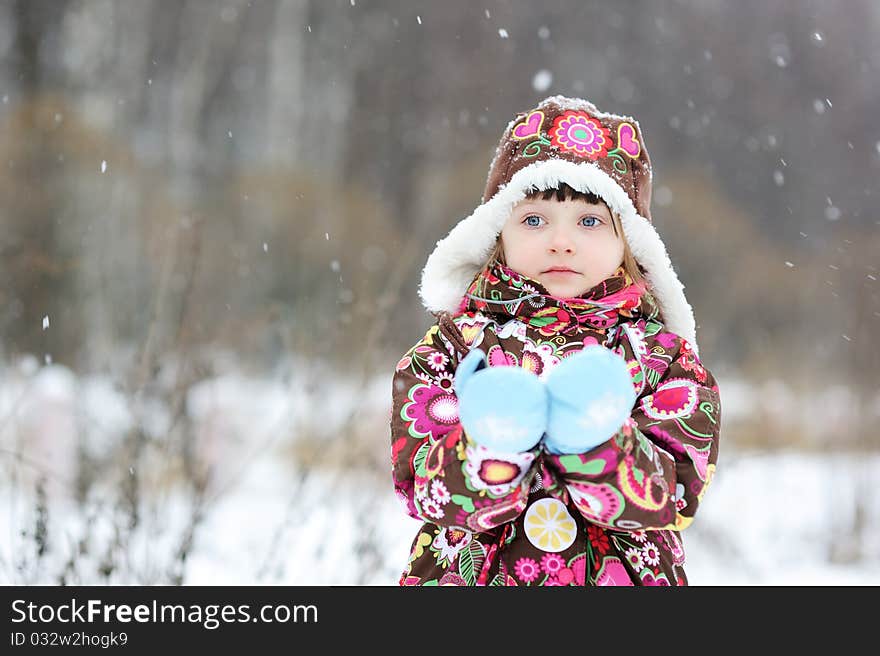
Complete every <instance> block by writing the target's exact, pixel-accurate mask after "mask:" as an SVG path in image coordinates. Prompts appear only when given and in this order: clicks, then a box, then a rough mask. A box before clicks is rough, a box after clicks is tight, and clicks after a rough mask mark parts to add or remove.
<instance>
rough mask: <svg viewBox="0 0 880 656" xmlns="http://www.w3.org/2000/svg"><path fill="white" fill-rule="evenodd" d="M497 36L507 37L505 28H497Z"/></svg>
mask: <svg viewBox="0 0 880 656" xmlns="http://www.w3.org/2000/svg"><path fill="white" fill-rule="evenodd" d="M498 36H500V37H501V38H502V39H506V38H507V30H505V29H504V28H503V27H502V28H499V29H498Z"/></svg>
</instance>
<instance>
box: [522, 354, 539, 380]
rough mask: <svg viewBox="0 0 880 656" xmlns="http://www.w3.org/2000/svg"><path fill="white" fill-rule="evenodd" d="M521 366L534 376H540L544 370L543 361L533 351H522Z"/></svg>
mask: <svg viewBox="0 0 880 656" xmlns="http://www.w3.org/2000/svg"><path fill="white" fill-rule="evenodd" d="M522 367H523V369H525V370H526V371H530V372H532V373H533V374H535V375H536V376H540V375H541V372H542V371H544V361H543V360H541V358H540V356H539V355H538V354H537V353H535V352H534V351H523V354H522Z"/></svg>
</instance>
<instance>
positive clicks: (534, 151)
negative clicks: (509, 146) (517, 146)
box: [510, 109, 550, 157]
mask: <svg viewBox="0 0 880 656" xmlns="http://www.w3.org/2000/svg"><path fill="white" fill-rule="evenodd" d="M542 125H544V112H542V111H541V110H540V109H536V110H535V111H533V112H531V113H530V114H529V115H528V116H527V117H526V118H525V120H524V121H523V122H522V123H518V124H517V125H515V126H514V128H513V130H512V131H511V133H510V136H511V137H513V138H514V139H519V140H521V141H526V140H529V139H533V140H534V141H531V142H530V143H528V144H527V145H526V147H525V148H523V152H522V154H523V157H537V156H538V155H540V154H541V146H549V145H550V142H549V141H548V140H547V137H546V136H545V135H544V134H542V133H541V126H542Z"/></svg>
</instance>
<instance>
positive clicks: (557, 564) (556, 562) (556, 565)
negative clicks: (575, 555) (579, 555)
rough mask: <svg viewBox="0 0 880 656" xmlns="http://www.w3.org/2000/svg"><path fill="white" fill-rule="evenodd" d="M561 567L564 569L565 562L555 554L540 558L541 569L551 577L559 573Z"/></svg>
mask: <svg viewBox="0 0 880 656" xmlns="http://www.w3.org/2000/svg"><path fill="white" fill-rule="evenodd" d="M563 567H565V561H564V560H562V558H561V557H560V556H559V555H557V554H554V553H548V554H545V555H544V557H543V558H541V569H543V570H544V571H545V572H546V573H547V574H550V575H551V576H552V575H554V574H556V573H557V572H559V571H560V570H561V569H562V568H563Z"/></svg>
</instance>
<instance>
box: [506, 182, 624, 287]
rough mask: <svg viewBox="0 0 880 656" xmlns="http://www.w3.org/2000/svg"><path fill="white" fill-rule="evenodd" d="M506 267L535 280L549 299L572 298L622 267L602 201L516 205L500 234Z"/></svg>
mask: <svg viewBox="0 0 880 656" xmlns="http://www.w3.org/2000/svg"><path fill="white" fill-rule="evenodd" d="M501 241H502V243H503V245H504V257H505V260H506V262H507V266H508V267H510V268H511V269H513V270H514V271H517V272H519V273H521V274H522V275H524V276H527V277H529V278H532V279H533V280H537V281H538V282H540V283H541V284H542V285H543V286H544V287H545V288H546V289H547V291H548V292H550V294H551V295H552V296H556V297H557V298H575V297H577V296H580V295H581V294H583V293H584V292H586V291H588V290H589V289H591V288H592V287H595V286H596V285H598V284H599V283H600V282H602V281H603V280H605V278H608V277H609V276H611V275H613V274H614V272H615V271H616V270H617V267H619V266H620V265H621V264H622V263H623V247H624V242H623V235H615V234H614V228H613V227H612V224H611V212H610V211H609V209H608V207H606V205H605V204H604V203H600V204H598V205H593V204H592V203H588V202H586V201H585V200H566V201H558V200H555V199H551V200H544V199H542V198H541V197H538V198H535V199H531V200H530V199H528V198H527V199H524V200H522V201H520V202H519V203H517V204H516V205H515V206H514V207H513V210H512V211H511V213H510V217H509V218H508V219H507V223H505V224H504V228H503V229H502V230H501Z"/></svg>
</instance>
